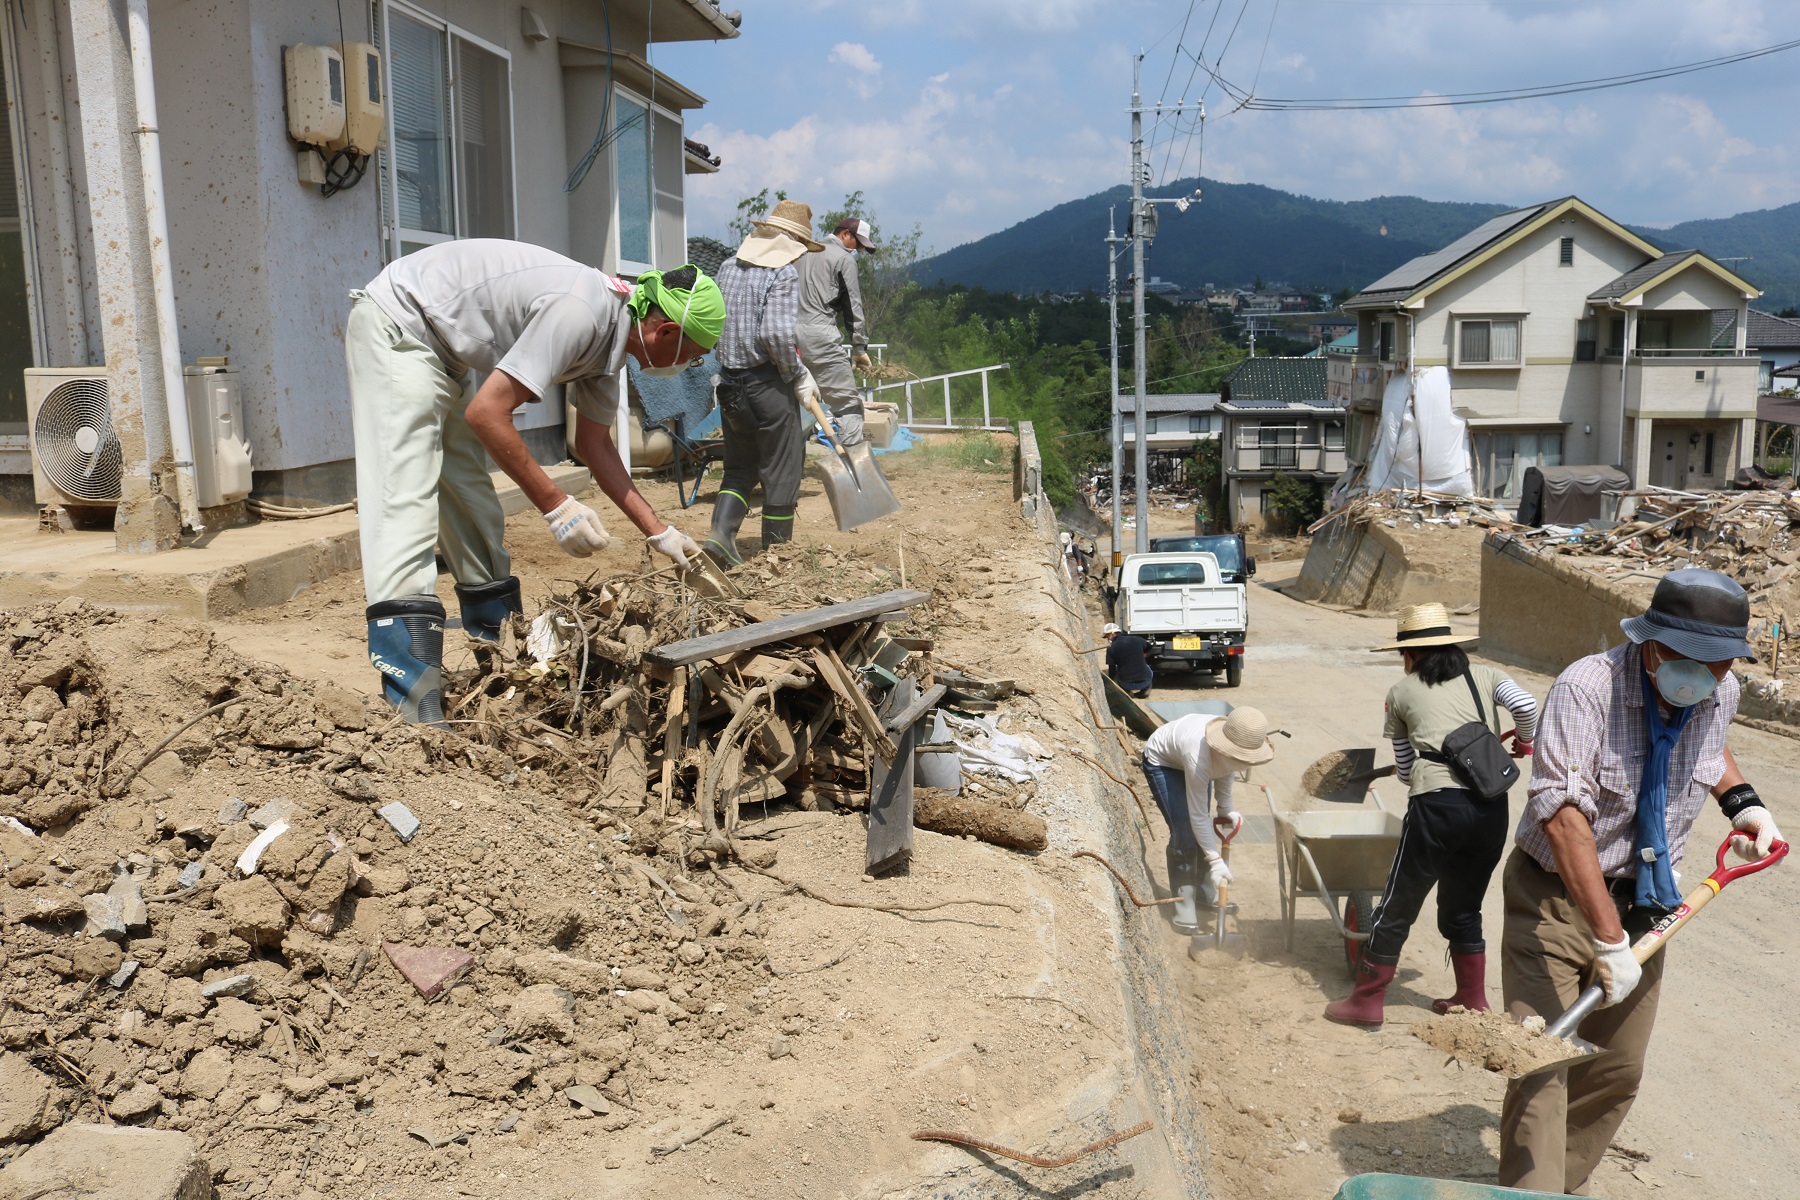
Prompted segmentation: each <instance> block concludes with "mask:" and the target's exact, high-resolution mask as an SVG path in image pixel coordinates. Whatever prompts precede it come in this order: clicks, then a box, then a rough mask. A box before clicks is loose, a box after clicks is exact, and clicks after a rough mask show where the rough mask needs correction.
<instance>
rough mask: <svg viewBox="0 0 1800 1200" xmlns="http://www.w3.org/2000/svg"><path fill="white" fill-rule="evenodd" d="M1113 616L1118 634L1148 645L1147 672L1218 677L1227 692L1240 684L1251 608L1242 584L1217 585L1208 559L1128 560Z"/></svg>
mask: <svg viewBox="0 0 1800 1200" xmlns="http://www.w3.org/2000/svg"><path fill="white" fill-rule="evenodd" d="M1114 612H1115V614H1116V619H1117V620H1118V623H1119V627H1120V628H1121V629H1123V630H1124V631H1125V632H1126V633H1130V634H1136V635H1137V636H1138V637H1141V638H1143V639H1144V640H1145V641H1146V642H1148V643H1149V651H1148V656H1149V659H1150V665H1151V666H1152V667H1163V666H1177V665H1179V666H1185V667H1187V668H1189V669H1190V670H1196V671H1214V672H1217V671H1223V672H1224V673H1225V684H1226V686H1227V687H1236V686H1237V685H1238V684H1239V682H1241V681H1242V679H1243V677H1244V631H1245V629H1246V628H1247V626H1248V625H1249V616H1250V608H1249V604H1248V602H1247V601H1246V599H1245V596H1244V585H1243V584H1241V583H1223V582H1221V581H1220V573H1219V560H1218V559H1217V558H1215V557H1214V556H1213V555H1211V554H1132V555H1127V556H1126V558H1125V562H1124V563H1123V565H1122V566H1121V567H1120V571H1119V593H1118V598H1117V599H1116V601H1115V602H1114Z"/></svg>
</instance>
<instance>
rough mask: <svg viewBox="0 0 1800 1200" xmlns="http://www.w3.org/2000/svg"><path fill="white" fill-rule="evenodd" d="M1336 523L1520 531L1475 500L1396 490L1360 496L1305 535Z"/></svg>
mask: <svg viewBox="0 0 1800 1200" xmlns="http://www.w3.org/2000/svg"><path fill="white" fill-rule="evenodd" d="M1336 521H1346V522H1348V523H1349V524H1351V525H1368V524H1372V523H1376V522H1379V523H1380V524H1382V525H1385V526H1386V527H1387V528H1389V529H1397V528H1400V527H1401V526H1407V525H1410V526H1412V527H1413V528H1415V529H1416V528H1419V527H1421V526H1426V525H1441V526H1444V527H1445V528H1449V529H1461V528H1462V527H1463V526H1465V525H1473V526H1476V527H1478V528H1481V529H1518V528H1523V527H1522V526H1518V525H1515V524H1514V523H1513V522H1512V520H1511V519H1510V518H1509V517H1507V515H1506V514H1505V513H1503V512H1501V511H1500V510H1499V509H1498V508H1496V507H1494V506H1493V505H1492V504H1490V503H1489V502H1488V501H1486V500H1484V499H1482V498H1481V497H1479V496H1458V495H1455V494H1454V493H1451V492H1433V491H1421V490H1418V489H1411V490H1401V489H1397V488H1390V489H1388V490H1387V491H1382V492H1364V493H1361V494H1359V495H1357V496H1355V497H1353V498H1352V499H1350V500H1349V501H1348V502H1346V503H1344V504H1342V505H1340V506H1339V507H1337V508H1334V509H1332V510H1331V511H1330V512H1328V513H1326V514H1325V515H1324V516H1323V517H1320V518H1319V519H1318V520H1317V521H1315V522H1313V524H1312V525H1311V526H1310V527H1308V529H1307V530H1306V532H1307V534H1308V536H1310V535H1312V534H1314V533H1317V532H1318V531H1319V530H1321V529H1323V528H1324V527H1325V526H1327V525H1330V524H1332V523H1333V522H1336Z"/></svg>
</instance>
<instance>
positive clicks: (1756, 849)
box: [1731, 804, 1787, 862]
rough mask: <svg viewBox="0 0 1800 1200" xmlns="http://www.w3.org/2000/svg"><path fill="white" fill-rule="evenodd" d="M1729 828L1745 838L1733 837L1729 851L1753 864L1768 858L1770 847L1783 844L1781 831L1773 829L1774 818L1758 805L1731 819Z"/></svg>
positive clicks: (1753, 805)
mask: <svg viewBox="0 0 1800 1200" xmlns="http://www.w3.org/2000/svg"><path fill="white" fill-rule="evenodd" d="M1731 827H1732V828H1733V829H1735V830H1737V831H1738V833H1741V834H1743V835H1745V836H1743V837H1733V838H1732V839H1731V849H1732V850H1733V851H1734V852H1735V853H1736V854H1737V856H1738V857H1739V858H1743V859H1748V860H1750V861H1752V862H1754V861H1755V860H1756V859H1759V858H1767V857H1768V856H1769V849H1770V847H1771V846H1772V845H1773V844H1774V843H1776V842H1785V841H1787V839H1786V838H1784V837H1782V836H1781V830H1779V829H1777V828H1775V818H1774V817H1772V816H1770V815H1769V810H1768V809H1766V808H1764V807H1763V806H1762V805H1760V804H1752V805H1751V806H1750V807H1749V808H1746V809H1744V810H1743V811H1742V812H1740V813H1738V815H1737V816H1735V817H1733V818H1731Z"/></svg>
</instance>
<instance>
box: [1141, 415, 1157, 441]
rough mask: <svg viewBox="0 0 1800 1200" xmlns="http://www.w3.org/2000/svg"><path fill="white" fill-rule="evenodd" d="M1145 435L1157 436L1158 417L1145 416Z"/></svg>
mask: <svg viewBox="0 0 1800 1200" xmlns="http://www.w3.org/2000/svg"><path fill="white" fill-rule="evenodd" d="M1144 436H1145V437H1155V436H1156V418H1155V417H1145V418H1144Z"/></svg>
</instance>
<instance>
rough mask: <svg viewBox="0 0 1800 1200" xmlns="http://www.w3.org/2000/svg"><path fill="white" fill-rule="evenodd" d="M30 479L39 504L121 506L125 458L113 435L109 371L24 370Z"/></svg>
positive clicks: (72, 368)
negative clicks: (29, 439) (29, 443)
mask: <svg viewBox="0 0 1800 1200" xmlns="http://www.w3.org/2000/svg"><path fill="white" fill-rule="evenodd" d="M25 420H26V422H27V423H28V424H29V425H30V427H31V479H32V487H33V491H34V492H35V493H36V495H37V502H38V503H39V504H40V505H63V506H65V507H69V508H111V507H114V506H116V505H117V504H118V503H119V487H120V481H121V479H122V478H123V476H124V459H123V456H122V455H121V454H120V451H119V438H118V435H117V434H115V433H114V432H113V422H112V402H111V399H110V397H109V395H108V392H107V386H106V368H104V367H99V368H95V367H31V368H28V369H27V370H26V371H25Z"/></svg>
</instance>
